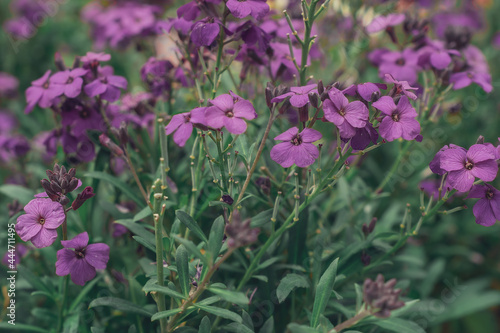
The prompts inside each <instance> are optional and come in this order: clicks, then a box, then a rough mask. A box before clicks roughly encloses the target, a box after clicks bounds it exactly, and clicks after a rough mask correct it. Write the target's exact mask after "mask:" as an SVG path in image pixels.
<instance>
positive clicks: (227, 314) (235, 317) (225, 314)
mask: <svg viewBox="0 0 500 333" xmlns="http://www.w3.org/2000/svg"><path fill="white" fill-rule="evenodd" d="M193 305H194V306H195V307H197V308H199V309H201V310H203V311H206V312H208V313H211V314H214V315H216V316H219V317H221V318H225V319H229V320H232V321H235V322H237V323H240V324H242V323H243V319H242V318H241V316H240V315H239V314H237V313H234V312H232V311H229V310H226V309H221V308H218V307H215V306H208V305H200V304H193Z"/></svg>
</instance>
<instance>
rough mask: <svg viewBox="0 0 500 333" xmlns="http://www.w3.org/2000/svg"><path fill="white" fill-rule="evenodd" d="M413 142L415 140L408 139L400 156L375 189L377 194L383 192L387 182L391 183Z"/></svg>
mask: <svg viewBox="0 0 500 333" xmlns="http://www.w3.org/2000/svg"><path fill="white" fill-rule="evenodd" d="M412 144H413V141H406V142H405V144H404V145H403V148H402V149H401V151H400V152H399V155H398V157H397V158H396V160H395V161H394V164H393V165H392V167H391V169H390V170H389V172H388V173H387V175H386V176H385V178H384V180H383V181H382V182H381V183H380V185H379V186H378V187H377V189H376V190H375V193H376V194H378V193H380V192H382V190H383V189H384V187H385V186H386V185H387V183H389V181H390V180H391V178H392V176H394V174H395V173H396V171H397V169H398V167H399V165H400V164H401V161H402V160H403V157H404V155H405V154H406V152H407V151H408V149H410V147H411V145H412Z"/></svg>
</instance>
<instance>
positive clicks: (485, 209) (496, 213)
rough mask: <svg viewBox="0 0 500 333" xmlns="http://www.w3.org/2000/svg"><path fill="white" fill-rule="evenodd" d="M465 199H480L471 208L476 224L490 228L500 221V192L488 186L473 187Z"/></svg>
mask: <svg viewBox="0 0 500 333" xmlns="http://www.w3.org/2000/svg"><path fill="white" fill-rule="evenodd" d="M467 198H478V199H481V200H479V201H478V202H476V204H475V205H474V208H472V213H473V214H474V216H475V217H476V223H477V224H480V225H483V226H485V227H491V226H492V225H494V224H495V223H496V221H500V191H499V190H497V189H496V188H494V187H493V186H491V185H489V184H485V185H474V186H473V187H472V189H471V190H470V192H469V195H468V196H467Z"/></svg>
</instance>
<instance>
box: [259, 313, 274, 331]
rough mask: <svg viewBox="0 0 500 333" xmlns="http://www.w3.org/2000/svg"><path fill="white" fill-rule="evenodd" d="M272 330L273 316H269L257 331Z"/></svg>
mask: <svg viewBox="0 0 500 333" xmlns="http://www.w3.org/2000/svg"><path fill="white" fill-rule="evenodd" d="M273 332H274V318H273V316H271V317H269V319H268V320H266V322H265V323H264V325H262V327H261V328H260V331H259V333H273Z"/></svg>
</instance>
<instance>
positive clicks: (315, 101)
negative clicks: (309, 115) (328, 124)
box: [307, 92, 319, 109]
mask: <svg viewBox="0 0 500 333" xmlns="http://www.w3.org/2000/svg"><path fill="white" fill-rule="evenodd" d="M307 96H308V97H309V103H311V105H312V107H313V108H315V109H317V108H318V107H319V95H318V94H316V93H314V92H312V93H309V94H308V95H307Z"/></svg>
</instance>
